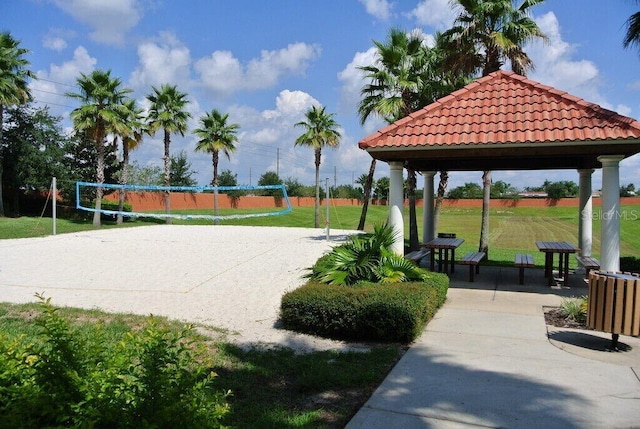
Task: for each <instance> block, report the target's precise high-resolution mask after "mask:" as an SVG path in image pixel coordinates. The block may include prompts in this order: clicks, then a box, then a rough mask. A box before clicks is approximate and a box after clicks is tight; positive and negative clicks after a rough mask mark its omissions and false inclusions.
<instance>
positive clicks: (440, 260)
mask: <svg viewBox="0 0 640 429" xmlns="http://www.w3.org/2000/svg"><path fill="white" fill-rule="evenodd" d="M438 272H439V273H441V272H442V248H441V247H439V248H438Z"/></svg>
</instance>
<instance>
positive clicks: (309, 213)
mask: <svg viewBox="0 0 640 429" xmlns="http://www.w3.org/2000/svg"><path fill="white" fill-rule="evenodd" d="M494 206H497V204H494ZM387 211H388V208H387V207H386V206H369V212H368V215H367V222H366V224H365V230H367V231H371V230H372V229H373V225H375V224H378V223H382V222H384V221H385V220H386V217H387ZM325 213H326V209H325V207H322V208H321V218H320V225H321V228H322V229H324V227H325V226H324V225H325V222H326V217H325ZM360 213H361V207H360V206H342V207H331V208H330V211H329V222H330V228H331V229H350V230H353V229H355V228H356V227H357V225H358V221H359V219H360ZM599 213H600V212H599V208H598V207H594V220H593V255H594V256H595V257H596V258H598V257H599V256H600V228H601V221H600V216H599ZM404 214H405V224H406V227H405V237H407V238H408V221H407V220H406V219H408V210H407V209H406V208H405V213H404ZM639 214H640V206H622V208H621V215H620V225H621V233H620V236H621V245H620V249H621V256H634V257H640V241H639V240H638V239H637V237H640V215H639ZM480 216H481V209H480V208H445V209H443V211H442V213H441V215H440V226H439V228H438V230H439V231H442V232H454V233H456V234H457V236H458V237H460V238H463V239H464V240H465V242H464V244H463V245H462V246H461V247H460V249H459V250H458V254H459V255H461V254H463V253H466V252H469V251H473V250H476V248H477V245H478V241H479V238H480ZM578 216H579V214H578V209H577V208H575V207H543V208H531V207H516V208H512V207H494V208H492V209H491V216H490V236H489V248H490V254H489V259H490V263H495V264H506V265H512V264H513V258H514V255H515V254H516V253H518V252H526V253H531V254H533V255H534V258H535V260H536V264H538V265H541V266H542V265H543V264H544V257H543V255H542V254H541V253H540V252H538V249H537V248H536V246H535V242H536V241H538V240H547V241H556V240H561V241H568V242H571V243H575V244H577V243H578ZM173 222H174V223H175V224H183V225H212V224H213V221H211V220H208V219H207V220H203V219H194V220H182V219H174V220H173ZM161 223H164V221H163V220H161V219H151V218H148V219H134V220H130V221H128V222H125V224H124V226H117V225H115V222H113V221H105V222H103V228H114V227H133V226H143V225H153V224H161ZM221 224H223V225H255V226H284V227H303V228H312V227H313V207H294V209H293V212H292V213H289V214H286V215H280V216H266V217H256V218H248V219H235V220H223V221H221ZM92 228H93V227H92V225H91V221H90V220H86V221H78V220H68V219H59V220H58V221H57V231H58V233H60V234H62V233H68V232H77V231H84V230H90V229H92ZM418 228H419V231H418V233H419V236H420V237H422V210H421V209H418ZM51 231H52V221H51V219H48V218H42V219H41V218H30V217H21V218H17V219H12V218H0V239H5V238H21V237H36V236H43V235H48V234H51Z"/></svg>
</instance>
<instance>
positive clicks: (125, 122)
mask: <svg viewBox="0 0 640 429" xmlns="http://www.w3.org/2000/svg"><path fill="white" fill-rule="evenodd" d="M123 104H124V106H125V108H126V110H125V111H123V112H122V117H121V118H120V120H121V121H122V127H119V135H118V137H119V138H120V140H121V141H122V170H121V172H120V184H121V185H126V184H127V181H128V180H129V151H131V150H133V149H135V148H136V147H138V145H139V144H140V142H141V141H142V135H143V133H144V132H145V129H146V124H145V123H144V115H143V109H142V108H140V107H138V106H137V105H136V101H135V100H133V99H128V100H126V101H125V102H124V103H123ZM118 197H119V198H118V200H119V202H118V211H119V212H120V213H119V214H118V217H117V221H116V222H117V223H118V224H121V223H122V222H123V220H124V218H123V216H122V209H123V207H124V200H125V197H126V191H125V190H124V189H120V192H119V195H118Z"/></svg>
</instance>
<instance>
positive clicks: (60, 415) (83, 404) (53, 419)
mask: <svg viewBox="0 0 640 429" xmlns="http://www.w3.org/2000/svg"><path fill="white" fill-rule="evenodd" d="M41 307H42V315H41V316H40V317H39V318H38V319H37V321H36V324H37V326H38V328H39V335H38V337H37V340H36V341H35V342H33V343H31V344H23V341H22V340H23V338H22V337H19V338H9V337H8V336H3V337H0V428H17V427H19V428H41V427H83V428H85V427H86V428H113V427H118V428H174V427H181V428H214V427H219V426H220V423H219V422H220V419H221V418H222V417H223V416H224V415H225V414H226V413H227V412H228V405H227V404H226V402H225V398H226V396H227V395H228V393H226V394H223V393H218V392H216V391H214V389H213V385H212V384H213V378H214V377H215V374H214V373H212V372H211V371H210V370H209V369H208V368H210V365H207V364H206V363H205V362H203V360H204V357H203V356H201V354H200V353H199V352H198V350H197V348H196V347H195V345H193V344H191V343H190V342H188V341H187V338H188V334H189V333H190V330H191V328H186V329H185V330H184V331H183V332H181V333H178V334H176V333H172V332H171V331H169V330H168V329H167V328H164V327H162V326H160V325H159V324H157V323H156V322H155V320H154V319H153V318H150V319H149V322H148V324H147V326H145V327H144V328H143V329H142V330H141V331H140V332H128V333H126V334H125V335H124V337H123V338H122V340H121V341H119V342H117V345H116V346H114V347H111V348H109V347H107V346H106V344H110V342H108V341H102V338H103V336H104V331H103V330H102V331H101V330H98V332H99V333H98V335H93V336H91V337H86V336H83V335H82V334H81V333H79V332H76V331H74V330H72V329H71V328H70V325H69V323H68V322H67V321H66V320H65V319H64V318H62V317H61V316H59V315H58V314H57V309H56V308H54V307H53V306H52V305H51V304H50V302H49V300H48V299H47V300H44V299H43V298H41Z"/></svg>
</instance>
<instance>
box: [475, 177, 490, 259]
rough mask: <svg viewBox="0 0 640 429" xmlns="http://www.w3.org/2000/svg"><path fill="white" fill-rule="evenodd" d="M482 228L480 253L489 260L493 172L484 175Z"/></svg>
mask: <svg viewBox="0 0 640 429" xmlns="http://www.w3.org/2000/svg"><path fill="white" fill-rule="evenodd" d="M482 186H483V187H482V227H481V229H480V245H479V246H478V251H480V252H484V253H486V254H487V256H486V257H487V259H489V204H490V201H491V171H484V172H483V173H482Z"/></svg>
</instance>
